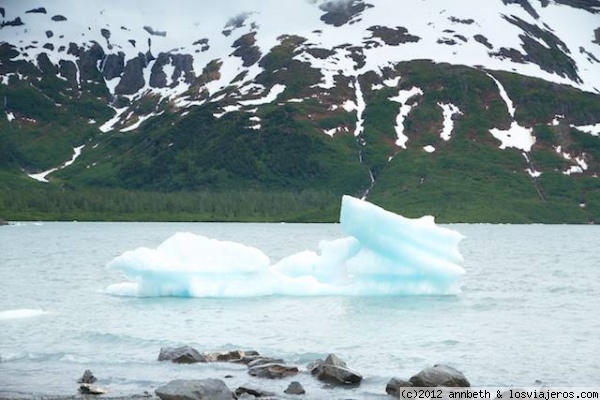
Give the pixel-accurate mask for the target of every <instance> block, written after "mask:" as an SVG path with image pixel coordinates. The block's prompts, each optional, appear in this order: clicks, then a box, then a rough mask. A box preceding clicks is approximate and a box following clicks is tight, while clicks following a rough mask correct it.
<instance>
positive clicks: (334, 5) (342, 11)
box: [319, 0, 373, 26]
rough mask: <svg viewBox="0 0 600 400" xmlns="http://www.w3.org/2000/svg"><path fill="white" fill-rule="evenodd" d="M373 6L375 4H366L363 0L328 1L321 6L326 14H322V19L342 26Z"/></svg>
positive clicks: (327, 22) (329, 23)
mask: <svg viewBox="0 0 600 400" xmlns="http://www.w3.org/2000/svg"><path fill="white" fill-rule="evenodd" d="M371 7H373V5H371V4H366V3H365V2H363V1H362V0H358V1H357V0H342V1H328V2H326V3H323V4H321V5H320V6H319V8H320V9H321V10H323V11H325V14H323V15H322V16H321V21H323V22H325V23H326V24H328V25H333V26H342V25H344V24H346V23H348V22H352V20H355V19H356V18H357V17H358V16H359V15H360V14H361V13H362V12H363V11H365V10H366V9H368V8H371Z"/></svg>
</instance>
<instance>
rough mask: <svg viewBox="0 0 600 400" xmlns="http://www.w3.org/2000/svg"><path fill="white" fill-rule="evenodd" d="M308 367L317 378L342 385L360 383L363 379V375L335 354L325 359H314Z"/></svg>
mask: <svg viewBox="0 0 600 400" xmlns="http://www.w3.org/2000/svg"><path fill="white" fill-rule="evenodd" d="M307 368H308V370H309V371H310V373H311V374H313V375H314V376H316V377H317V379H319V380H321V381H325V382H330V383H335V384H341V385H358V384H360V382H361V381H362V375H361V374H359V373H358V372H355V371H352V370H351V369H349V368H348V367H347V366H346V363H345V362H344V361H342V360H341V359H339V358H338V357H337V356H336V355H335V354H330V355H329V356H327V358H326V359H325V361H323V360H317V361H314V362H313V363H311V364H309V365H308V367H307Z"/></svg>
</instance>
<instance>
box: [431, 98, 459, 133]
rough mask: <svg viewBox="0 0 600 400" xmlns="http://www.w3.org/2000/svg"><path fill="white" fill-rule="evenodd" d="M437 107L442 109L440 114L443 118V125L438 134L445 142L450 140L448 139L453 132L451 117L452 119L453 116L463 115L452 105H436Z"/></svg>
mask: <svg viewBox="0 0 600 400" xmlns="http://www.w3.org/2000/svg"><path fill="white" fill-rule="evenodd" d="M437 105H438V106H440V107H441V108H442V114H443V116H444V124H443V129H442V132H441V133H440V137H441V138H442V139H444V140H445V141H448V140H450V137H451V136H452V131H453V130H454V121H453V119H452V117H454V115H456V114H458V115H463V113H462V111H460V109H459V108H458V107H457V106H455V105H454V104H452V103H448V104H443V103H437Z"/></svg>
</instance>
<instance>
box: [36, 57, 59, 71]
mask: <svg viewBox="0 0 600 400" xmlns="http://www.w3.org/2000/svg"><path fill="white" fill-rule="evenodd" d="M37 63H38V67H39V69H40V71H42V73H43V74H47V75H56V74H58V67H57V66H56V65H54V64H52V62H51V61H50V59H49V58H48V55H47V54H46V53H42V54H40V55H39V56H37Z"/></svg>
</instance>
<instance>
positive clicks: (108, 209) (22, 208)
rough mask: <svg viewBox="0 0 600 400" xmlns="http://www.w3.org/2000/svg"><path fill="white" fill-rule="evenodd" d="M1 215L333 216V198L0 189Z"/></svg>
mask: <svg viewBox="0 0 600 400" xmlns="http://www.w3.org/2000/svg"><path fill="white" fill-rule="evenodd" d="M0 215H1V216H2V218H3V219H5V220H8V221H11V220H13V221H14V220H22V221H35V220H50V221H52V220H61V221H71V220H78V221H241V222H277V221H287V222H334V221H337V220H338V215H339V198H338V197H337V196H335V195H333V194H332V193H330V192H327V191H316V190H303V191H258V190H241V191H198V192H171V193H161V192H147V191H131V190H123V189H91V188H86V189H77V190H71V189H61V188H57V187H54V186H47V185H46V186H44V187H40V186H39V185H38V187H37V188H35V189H34V188H32V187H30V188H28V189H12V190H6V189H0Z"/></svg>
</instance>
